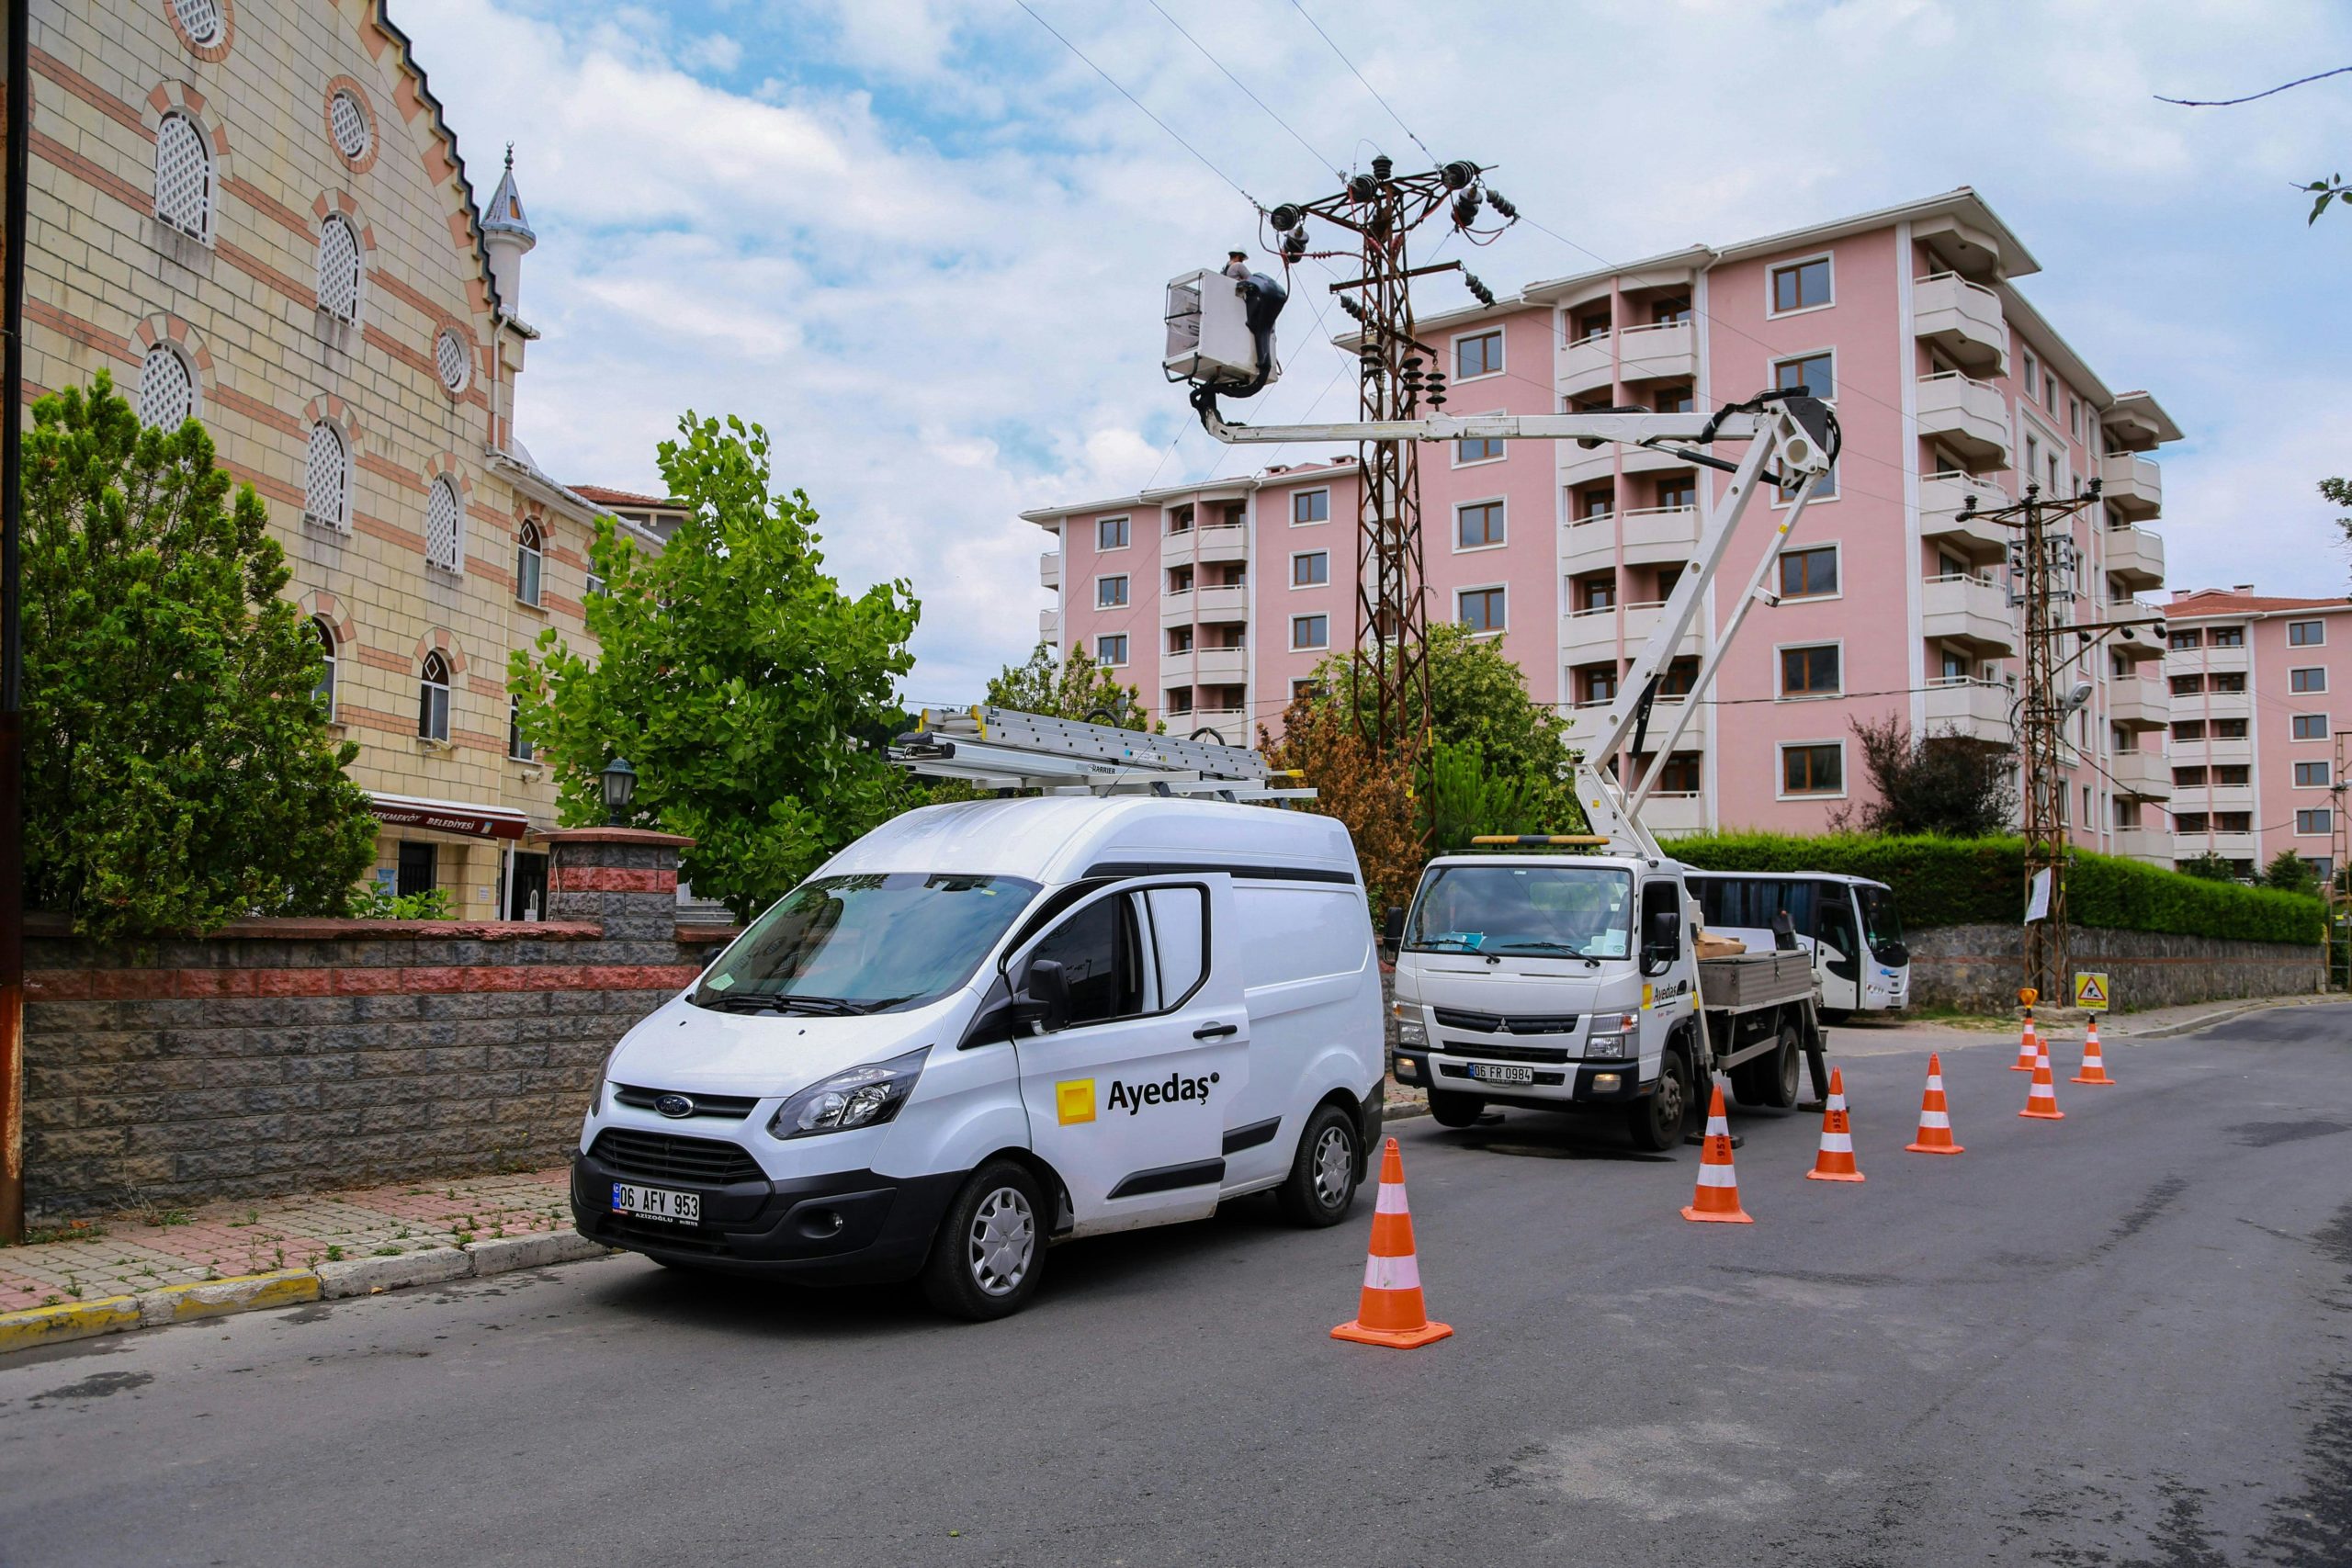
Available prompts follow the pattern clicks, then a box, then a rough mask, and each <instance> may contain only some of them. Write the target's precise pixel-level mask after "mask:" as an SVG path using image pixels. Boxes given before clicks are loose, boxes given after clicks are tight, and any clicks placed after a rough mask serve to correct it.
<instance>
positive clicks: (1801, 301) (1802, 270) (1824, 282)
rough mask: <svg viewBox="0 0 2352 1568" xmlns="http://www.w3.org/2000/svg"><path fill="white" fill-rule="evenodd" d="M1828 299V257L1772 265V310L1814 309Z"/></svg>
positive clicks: (1778, 313)
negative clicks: (1785, 264)
mask: <svg viewBox="0 0 2352 1568" xmlns="http://www.w3.org/2000/svg"><path fill="white" fill-rule="evenodd" d="M1828 303H1830V298H1829V258H1828V257H1827V256H1815V258H1814V259H1813V260H1811V261H1801V262H1793V263H1791V264H1790V265H1787V266H1776V267H1774V268H1773V269H1772V313H1773V314H1774V315H1776V316H1781V315H1786V314H1787V313H1788V312H1789V311H1791V310H1816V309H1818V308H1819V307H1821V306H1823V305H1826V304H1828Z"/></svg>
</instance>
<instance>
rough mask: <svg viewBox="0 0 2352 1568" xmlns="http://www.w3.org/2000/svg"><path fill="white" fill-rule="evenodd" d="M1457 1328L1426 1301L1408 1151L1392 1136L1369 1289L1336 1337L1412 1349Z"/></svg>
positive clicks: (1377, 1207)
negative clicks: (1434, 1319) (1433, 1314)
mask: <svg viewBox="0 0 2352 1568" xmlns="http://www.w3.org/2000/svg"><path fill="white" fill-rule="evenodd" d="M1452 1333H1453V1329H1452V1328H1450V1327H1448V1326H1447V1325H1444V1324H1442V1323H1431V1322H1430V1314H1429V1309H1428V1308H1427V1307H1425V1306H1423V1305H1422V1304H1421V1266H1420V1264H1419V1261H1418V1260H1416V1258H1414V1256H1413V1212H1412V1210H1410V1209H1408V1208H1407V1207H1406V1206H1405V1156H1403V1155H1402V1154H1400V1153H1399V1152H1398V1151H1397V1140H1396V1139H1394V1138H1391V1139H1389V1140H1388V1145H1387V1146H1386V1147H1385V1148H1384V1149H1382V1150H1381V1152H1380V1201H1379V1202H1378V1203H1376V1204H1374V1207H1373V1212H1372V1251H1371V1254H1370V1255H1369V1256H1368V1257H1366V1258H1364V1260H1363V1296H1362V1297H1361V1298H1360V1299H1359V1300H1358V1302H1357V1304H1356V1316H1355V1321H1354V1322H1353V1323H1343V1324H1341V1325H1340V1326H1339V1327H1337V1328H1335V1329H1333V1330H1331V1337H1332V1338H1334V1339H1352V1340H1354V1341H1355V1342H1356V1343H1357V1344H1359V1345H1385V1346H1387V1347H1388V1348H1391V1349H1396V1350H1410V1349H1412V1348H1414V1347H1415V1346H1418V1345H1427V1344H1429V1343H1430V1342H1431V1341H1433V1340H1438V1339H1442V1338H1444V1337H1446V1336H1447V1335H1449V1334H1452Z"/></svg>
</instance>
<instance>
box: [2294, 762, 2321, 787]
mask: <svg viewBox="0 0 2352 1568" xmlns="http://www.w3.org/2000/svg"><path fill="white" fill-rule="evenodd" d="M2328 782H2329V781H2328V776H2327V764H2326V763H2325V762H2298V763H2296V764H2295V787H2296V788H2297V789H2325V788H2326V787H2327V786H2328Z"/></svg>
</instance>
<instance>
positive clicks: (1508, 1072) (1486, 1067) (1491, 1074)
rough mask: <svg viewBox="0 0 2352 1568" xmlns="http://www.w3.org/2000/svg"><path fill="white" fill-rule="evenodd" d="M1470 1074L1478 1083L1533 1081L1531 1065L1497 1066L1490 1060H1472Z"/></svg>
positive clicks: (1533, 1072) (1533, 1073)
mask: <svg viewBox="0 0 2352 1568" xmlns="http://www.w3.org/2000/svg"><path fill="white" fill-rule="evenodd" d="M1470 1076H1471V1077H1474V1078H1476V1079H1477V1080H1478V1081H1479V1082H1480V1083H1533V1082H1534V1081H1535V1069H1534V1068H1533V1067H1510V1066H1496V1065H1495V1064H1494V1063H1492V1062H1473V1063H1471V1064H1470Z"/></svg>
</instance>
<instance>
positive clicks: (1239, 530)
mask: <svg viewBox="0 0 2352 1568" xmlns="http://www.w3.org/2000/svg"><path fill="white" fill-rule="evenodd" d="M1193 538H1194V539H1195V540H1196V541H1198V545H1197V547H1198V549H1199V551H1200V556H1199V558H1200V559H1202V560H1204V561H1212V560H1248V559H1249V558H1250V530H1249V529H1248V528H1247V527H1243V526H1239V525H1225V524H1219V525H1217V526H1216V527H1214V528H1195V529H1193Z"/></svg>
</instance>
